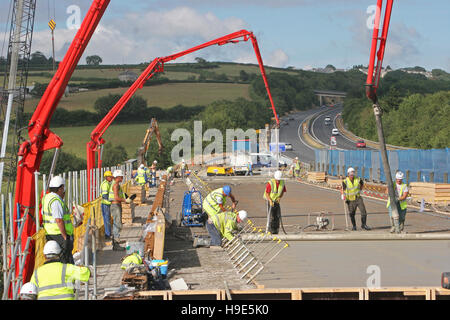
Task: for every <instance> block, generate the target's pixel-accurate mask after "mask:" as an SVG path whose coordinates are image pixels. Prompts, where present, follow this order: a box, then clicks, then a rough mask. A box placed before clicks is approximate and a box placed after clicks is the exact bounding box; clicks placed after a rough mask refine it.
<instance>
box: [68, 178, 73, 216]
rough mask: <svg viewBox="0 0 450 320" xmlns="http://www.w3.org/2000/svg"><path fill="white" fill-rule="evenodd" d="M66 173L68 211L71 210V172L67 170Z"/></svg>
mask: <svg viewBox="0 0 450 320" xmlns="http://www.w3.org/2000/svg"><path fill="white" fill-rule="evenodd" d="M67 175H68V180H69V181H67V193H68V195H67V206H68V207H69V208H70V211H72V207H73V204H72V172H70V171H69V172H68V173H67Z"/></svg>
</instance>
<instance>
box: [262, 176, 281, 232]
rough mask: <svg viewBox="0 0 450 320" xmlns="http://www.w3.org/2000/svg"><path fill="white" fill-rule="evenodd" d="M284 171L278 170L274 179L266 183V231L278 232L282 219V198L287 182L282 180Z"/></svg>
mask: <svg viewBox="0 0 450 320" xmlns="http://www.w3.org/2000/svg"><path fill="white" fill-rule="evenodd" d="M282 175H283V173H282V172H281V171H279V170H277V171H276V172H275V173H274V175H273V179H271V180H270V181H269V182H267V184H266V189H265V191H264V195H263V198H264V199H266V200H267V224H266V232H271V233H272V234H278V229H279V228H280V220H281V207H280V200H281V198H282V197H283V196H284V194H285V193H286V184H285V182H284V180H282V179H281V178H282Z"/></svg>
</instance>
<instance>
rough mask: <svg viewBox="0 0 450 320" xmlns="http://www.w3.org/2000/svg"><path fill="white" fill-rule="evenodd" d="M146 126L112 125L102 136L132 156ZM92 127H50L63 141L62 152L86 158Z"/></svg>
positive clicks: (162, 127) (164, 125)
mask: <svg viewBox="0 0 450 320" xmlns="http://www.w3.org/2000/svg"><path fill="white" fill-rule="evenodd" d="M177 125H178V124H177V123H160V124H159V128H160V130H165V129H168V128H175V127H177ZM148 126H149V123H148V124H146V123H142V124H121V125H112V126H111V127H109V129H108V131H106V133H105V134H104V135H103V138H104V139H105V141H106V143H108V142H111V143H112V144H113V145H119V144H121V145H123V146H124V147H125V149H126V150H127V154H128V156H129V157H134V155H135V154H136V151H137V149H138V147H139V146H140V145H141V143H142V140H143V139H144V136H145V131H146V130H147V129H148ZM94 128H95V127H94V126H86V127H65V128H52V131H54V132H55V133H56V134H57V135H58V136H60V137H61V138H62V140H63V142H64V145H63V147H62V150H63V151H64V152H67V153H71V154H73V155H76V156H77V157H79V158H82V159H86V143H87V142H88V141H89V139H90V138H89V137H90V135H91V132H92V130H93V129H94ZM155 140H156V139H155ZM152 143H155V144H156V143H157V142H156V141H152Z"/></svg>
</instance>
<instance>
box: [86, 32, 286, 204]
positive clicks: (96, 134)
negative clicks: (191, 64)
mask: <svg viewBox="0 0 450 320" xmlns="http://www.w3.org/2000/svg"><path fill="white" fill-rule="evenodd" d="M249 39H250V40H251V41H252V44H253V49H254V51H255V54H256V58H257V59H258V64H259V68H260V71H261V74H262V77H263V80H264V85H265V86H266V90H267V95H268V97H269V100H270V104H271V108H272V111H273V114H274V116H275V120H276V122H277V126H278V127H279V124H280V121H279V119H278V115H277V112H276V109H275V105H274V103H273V99H272V94H271V93H270V88H269V83H268V82H267V77H266V72H265V69H264V65H263V61H262V58H261V53H260V51H259V47H258V42H257V41H256V37H255V36H254V34H253V33H252V32H249V31H247V30H240V31H237V32H234V33H231V34H228V35H226V36H224V37H221V38H218V39H215V40H212V41H209V42H206V43H204V44H201V45H199V46H196V47H193V48H191V49H188V50H185V51H182V52H179V53H176V54H173V55H170V56H167V57H162V58H156V59H154V60H153V61H152V62H151V63H150V64H149V65H148V67H147V68H146V69H145V70H144V72H143V73H142V74H141V75H140V76H139V78H138V79H137V80H136V81H135V82H134V83H133V84H132V85H131V87H130V88H129V89H128V90H127V91H126V92H125V93H124V95H123V96H122V97H121V98H120V100H119V101H118V102H117V103H116V104H115V105H114V106H113V107H112V108H111V110H110V111H109V112H108V114H107V115H106V116H105V117H104V118H103V119H102V121H100V123H99V124H98V125H97V127H96V128H95V129H94V130H93V131H92V133H91V141H89V142H88V143H87V145H86V151H87V175H88V176H87V181H88V199H89V201H91V200H93V199H91V194H92V192H91V190H92V186H91V172H92V171H91V170H93V169H94V167H95V152H98V161H97V166H98V168H101V165H102V163H101V152H99V151H100V147H101V145H103V144H104V143H105V140H104V139H103V138H102V136H103V134H104V133H105V131H106V130H107V129H108V127H109V126H110V125H111V123H112V122H113V121H114V119H115V118H116V117H117V115H118V114H119V113H120V111H121V110H122V109H123V108H124V107H125V105H126V104H127V102H128V101H129V100H130V99H131V97H132V96H133V95H134V93H135V92H136V91H137V90H138V89H141V88H142V87H143V86H144V84H145V82H147V81H148V80H150V79H151V78H152V77H153V76H154V75H155V74H156V73H157V72H163V71H164V63H166V62H169V61H172V60H175V59H178V58H180V57H182V56H185V55H187V54H190V53H192V52H195V51H197V50H200V49H204V48H206V47H209V46H213V45H219V46H221V45H224V44H227V43H238V42H241V41H248V40H249Z"/></svg>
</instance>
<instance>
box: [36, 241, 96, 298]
mask: <svg viewBox="0 0 450 320" xmlns="http://www.w3.org/2000/svg"><path fill="white" fill-rule="evenodd" d="M60 254H61V247H60V246H59V245H58V243H57V242H56V241H49V242H47V243H46V244H45V246H44V256H45V259H46V262H45V263H44V264H43V265H42V266H40V267H39V268H38V269H36V270H35V271H34V272H33V275H32V276H31V282H32V283H33V284H34V285H35V286H36V287H37V288H38V296H37V299H38V300H75V294H74V283H75V281H76V280H79V281H82V282H87V281H89V277H90V276H91V272H90V270H89V268H87V267H79V266H75V265H73V264H64V263H62V262H61V261H60Z"/></svg>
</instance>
